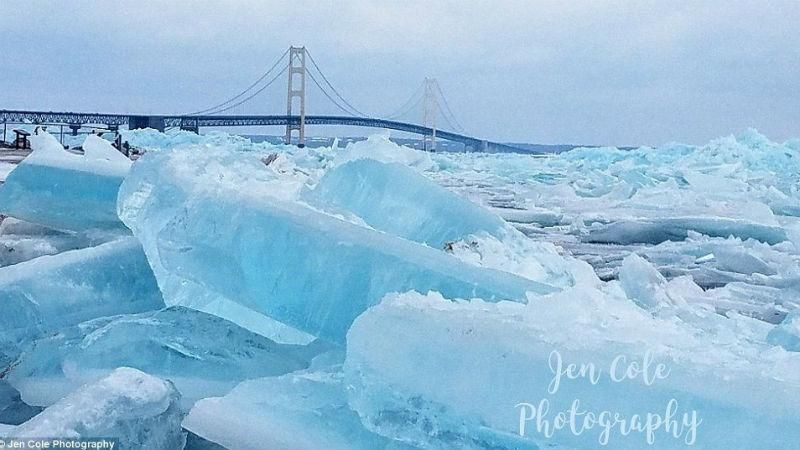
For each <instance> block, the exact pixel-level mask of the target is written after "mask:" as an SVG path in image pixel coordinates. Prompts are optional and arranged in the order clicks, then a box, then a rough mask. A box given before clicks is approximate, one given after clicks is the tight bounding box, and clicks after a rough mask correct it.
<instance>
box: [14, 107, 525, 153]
mask: <svg viewBox="0 0 800 450" xmlns="http://www.w3.org/2000/svg"><path fill="white" fill-rule="evenodd" d="M0 122H5V123H32V124H42V125H106V126H109V127H119V126H123V125H125V126H128V127H130V128H144V127H148V126H150V127H153V128H157V129H160V130H162V131H163V129H164V128H165V127H181V128H187V129H198V128H200V127H238V126H265V125H274V126H286V125H290V124H292V125H298V124H299V123H300V117H299V116H286V115H229V116H222V115H219V116H218V115H213V116H200V115H197V116H185V115H148V116H145V115H135V114H101V113H75V112H53V111H21V110H0ZM305 123H306V125H343V126H357V127H370V128H385V129H390V130H397V131H403V132H406V133H414V134H419V135H427V136H430V135H431V134H433V132H434V130H433V129H431V128H428V127H424V126H422V125H416V124H411V123H406V122H398V121H394V120H386V119H376V118H371V117H351V116H324V115H308V116H306V117H305ZM436 137H438V138H441V139H445V140H448V141H454V142H461V143H463V144H464V146H465V148H466V149H468V150H470V151H489V152H524V153H528V152H527V151H525V150H523V149H519V148H517V147H513V146H510V145H507V144H502V143H499V142H491V141H486V140H482V139H477V138H474V137H470V136H465V135H463V134H458V133H453V132H449V131H443V130H436Z"/></svg>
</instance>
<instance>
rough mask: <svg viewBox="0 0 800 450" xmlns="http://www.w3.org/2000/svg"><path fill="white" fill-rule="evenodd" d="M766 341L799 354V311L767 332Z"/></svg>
mask: <svg viewBox="0 0 800 450" xmlns="http://www.w3.org/2000/svg"><path fill="white" fill-rule="evenodd" d="M767 341H768V342H769V343H770V344H772V345H780V346H781V347H783V348H785V349H786V350H789V351H790V352H800V311H794V312H792V313H790V314H789V315H788V316H786V318H785V319H783V322H781V323H780V324H779V325H778V326H776V327H775V328H773V329H772V331H770V332H769V334H768V335H767Z"/></svg>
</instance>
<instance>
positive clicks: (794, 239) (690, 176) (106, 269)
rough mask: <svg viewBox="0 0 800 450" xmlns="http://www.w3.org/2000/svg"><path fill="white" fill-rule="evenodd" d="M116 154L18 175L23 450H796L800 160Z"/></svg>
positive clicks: (743, 154)
mask: <svg viewBox="0 0 800 450" xmlns="http://www.w3.org/2000/svg"><path fill="white" fill-rule="evenodd" d="M123 133H124V139H126V140H128V141H129V142H130V144H131V145H132V146H134V147H138V148H140V149H143V150H146V154H145V155H144V156H143V157H141V158H140V159H139V160H137V161H136V162H134V163H133V164H131V163H130V161H128V160H127V158H125V157H124V156H122V155H121V154H120V153H118V152H117V151H116V150H115V149H114V148H113V147H112V146H111V145H110V144H109V143H108V142H106V141H104V140H102V139H100V138H98V137H95V136H90V137H89V138H87V140H86V142H85V143H83V149H84V154H83V155H77V154H73V153H68V152H66V151H64V150H63V149H62V147H61V146H60V144H59V143H58V141H57V140H56V139H55V138H53V137H52V136H50V135H48V134H46V133H40V134H39V135H36V136H33V139H32V143H33V148H34V151H33V153H32V154H31V155H30V156H28V157H27V158H26V159H25V160H24V161H22V162H21V163H20V164H19V165H17V166H16V167H14V168H11V169H9V168H6V167H5V166H3V167H0V169H2V172H0V177H3V178H4V179H5V182H4V183H3V184H0V214H2V216H0V217H4V219H3V220H2V221H1V222H0V286H2V289H1V290H0V325H2V327H0V346H1V347H0V436H37V437H41V436H68V437H92V436H94V437H97V436H102V437H114V438H118V439H119V442H120V445H121V446H122V448H126V449H143V448H160V449H164V450H179V449H182V448H184V446H186V448H192V446H193V445H197V444H196V442H197V441H198V440H199V441H202V442H204V443H206V444H209V445H212V444H210V443H216V444H218V445H219V446H221V447H222V448H225V449H228V450H250V449H252V450H256V449H260V448H281V449H283V448H286V449H293V450H296V449H309V450H311V449H322V448H325V449H339V448H341V449H365V450H366V449H386V450H411V449H425V450H446V449H447V450H449V449H465V450H467V449H468V450H489V449H492V450H502V449H508V450H511V449H555V450H589V449H596V448H613V449H623V450H635V449H642V448H654V449H664V450H672V449H684V448H696V449H701V450H719V449H724V448H737V449H743V450H750V449H752V450H761V449H765V448H768V449H779V450H780V449H786V450H790V449H797V448H800V447H798V445H800V444H798V443H800V408H799V407H798V406H799V405H800V140H790V141H788V142H785V143H777V142H772V141H770V140H769V139H768V138H767V137H765V136H763V135H761V134H759V133H758V132H756V131H755V130H746V131H744V132H742V133H740V134H738V135H736V136H729V137H723V138H719V139H716V140H713V141H712V142H709V143H708V144H705V145H701V146H692V145H683V144H666V145H663V146H661V147H657V148H639V149H635V150H620V149H616V148H580V149H575V150H572V151H569V152H565V153H561V154H557V155H525V154H481V153H468V154H467V153H424V152H420V151H416V150H412V149H410V148H405V147H400V146H398V145H396V144H394V143H392V142H391V141H389V139H388V137H387V136H383V135H375V136H372V137H370V138H369V139H368V140H366V141H362V142H356V143H350V144H348V145H347V146H345V147H342V148H340V147H339V146H338V145H337V144H336V143H334V145H333V146H332V147H321V148H313V149H311V148H298V147H295V146H288V145H272V144H268V143H253V142H251V141H249V140H247V139H245V138H242V137H238V136H232V135H228V134H225V133H221V132H212V133H208V134H204V135H197V134H192V133H188V132H183V131H173V132H168V133H159V132H157V131H155V130H136V131H124V132H123ZM87 405H91V408H89V407H87ZM189 433H191V434H189ZM187 435H188V436H190V437H192V438H191V439H188V442H189V443H188V444H187ZM197 437H199V439H198V438H197ZM209 442H210V443H209ZM217 448H219V447H217Z"/></svg>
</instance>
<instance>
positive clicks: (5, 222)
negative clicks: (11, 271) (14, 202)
mask: <svg viewBox="0 0 800 450" xmlns="http://www.w3.org/2000/svg"><path fill="white" fill-rule="evenodd" d="M119 237H120V233H118V232H113V231H101V230H92V231H90V232H88V233H70V232H60V231H56V230H51V229H49V228H45V227H42V226H41V225H36V224H31V223H28V222H24V221H20V220H18V219H14V218H12V217H6V218H5V219H2V220H0V267H5V266H10V265H12V264H18V263H21V262H24V261H28V260H31V259H34V258H38V257H40V256H44V255H55V254H57V253H61V252H65V251H67V250H77V249H80V248H86V247H93V246H95V245H99V244H102V243H104V242H109V241H112V240H115V239H119Z"/></svg>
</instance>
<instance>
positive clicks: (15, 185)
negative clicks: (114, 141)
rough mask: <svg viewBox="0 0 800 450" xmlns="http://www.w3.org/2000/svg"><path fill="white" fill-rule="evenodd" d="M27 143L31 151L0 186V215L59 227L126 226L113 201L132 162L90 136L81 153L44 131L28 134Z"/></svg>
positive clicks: (107, 227)
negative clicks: (29, 138)
mask: <svg viewBox="0 0 800 450" xmlns="http://www.w3.org/2000/svg"><path fill="white" fill-rule="evenodd" d="M31 145H32V147H33V153H31V154H30V155H29V156H28V157H27V158H25V159H24V160H23V161H22V162H21V163H20V164H19V165H18V166H17V167H16V168H15V169H14V170H13V171H11V173H10V174H9V175H8V177H7V178H6V181H5V183H4V184H3V185H2V186H0V213H2V214H5V215H8V216H11V217H16V218H18V219H22V220H26V221H29V222H34V223H38V224H42V225H45V226H48V227H50V228H54V229H57V230H68V231H84V230H87V229H93V228H104V229H120V230H124V225H122V222H120V220H119V218H118V217H117V212H116V202H117V191H118V190H119V186H120V184H121V183H122V179H123V178H124V177H125V175H126V174H127V171H128V168H129V167H130V164H131V163H130V160H128V159H127V158H126V157H125V156H123V155H122V154H121V153H120V152H118V151H117V150H116V149H114V148H113V147H112V146H111V144H110V143H108V142H107V141H105V140H103V139H101V138H100V137H98V136H94V135H90V136H89V137H87V138H86V142H85V143H84V144H83V150H84V154H83V155H76V154H73V153H70V152H67V151H66V150H64V148H63V147H62V146H61V144H59V142H58V141H57V140H56V139H55V138H54V137H53V136H51V135H50V134H47V133H46V132H40V133H39V134H37V135H33V136H31Z"/></svg>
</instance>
